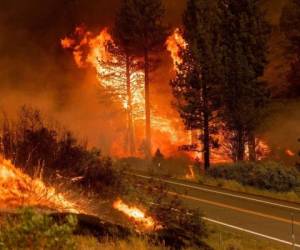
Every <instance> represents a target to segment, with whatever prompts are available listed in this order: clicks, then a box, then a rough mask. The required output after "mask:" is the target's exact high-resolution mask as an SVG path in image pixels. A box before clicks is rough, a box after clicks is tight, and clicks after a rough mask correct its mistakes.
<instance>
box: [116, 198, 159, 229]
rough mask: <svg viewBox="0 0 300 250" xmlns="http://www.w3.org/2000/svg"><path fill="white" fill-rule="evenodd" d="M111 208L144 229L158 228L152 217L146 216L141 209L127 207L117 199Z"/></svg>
mask: <svg viewBox="0 0 300 250" xmlns="http://www.w3.org/2000/svg"><path fill="white" fill-rule="evenodd" d="M113 208H114V209H116V210H118V211H120V212H122V213H124V214H125V215H127V216H128V217H129V218H131V219H133V220H134V221H135V222H136V223H138V224H140V225H142V226H143V227H145V229H149V230H154V229H157V228H158V227H157V224H158V223H156V222H155V220H154V219H153V218H152V217H150V216H146V214H145V213H144V212H143V211H142V210H141V209H139V208H137V207H135V206H128V205H127V204H126V203H124V202H123V201H122V200H121V199H118V200H116V201H115V202H114V203H113Z"/></svg>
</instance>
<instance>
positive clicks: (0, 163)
mask: <svg viewBox="0 0 300 250" xmlns="http://www.w3.org/2000/svg"><path fill="white" fill-rule="evenodd" d="M23 206H33V207H43V208H48V209H51V210H57V211H60V212H71V213H79V212H80V211H79V210H78V209H77V208H76V205H75V204H74V203H72V202H70V201H68V200H67V199H66V198H65V197H64V195H63V194H61V193H59V192H57V191H56V190H55V188H53V187H47V186H46V185H45V184H44V182H43V181H42V180H41V179H32V178H31V177H29V176H28V175H26V174H24V173H23V172H22V171H21V170H19V169H17V168H16V167H14V166H13V165H12V163H11V162H10V161H7V160H4V159H2V158H0V208H1V209H12V208H18V207H23Z"/></svg>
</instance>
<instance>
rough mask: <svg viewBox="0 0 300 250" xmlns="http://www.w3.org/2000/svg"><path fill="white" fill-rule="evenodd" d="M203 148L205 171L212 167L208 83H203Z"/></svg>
mask: <svg viewBox="0 0 300 250" xmlns="http://www.w3.org/2000/svg"><path fill="white" fill-rule="evenodd" d="M202 96H203V106H204V112H203V125H204V126H203V133H204V134H203V136H204V140H203V148H204V150H203V151H204V152H203V154H204V169H205V171H206V170H208V169H209V167H210V132H209V113H208V108H209V107H208V101H207V98H208V97H207V86H206V83H204V84H203V95H202Z"/></svg>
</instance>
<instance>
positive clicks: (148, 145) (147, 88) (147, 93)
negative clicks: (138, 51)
mask: <svg viewBox="0 0 300 250" xmlns="http://www.w3.org/2000/svg"><path fill="white" fill-rule="evenodd" d="M144 60H145V69H144V70H145V116H146V117H145V123H146V131H145V132H146V158H148V159H150V158H151V113H150V112H151V111H150V83H149V54H148V50H147V49H145V51H144Z"/></svg>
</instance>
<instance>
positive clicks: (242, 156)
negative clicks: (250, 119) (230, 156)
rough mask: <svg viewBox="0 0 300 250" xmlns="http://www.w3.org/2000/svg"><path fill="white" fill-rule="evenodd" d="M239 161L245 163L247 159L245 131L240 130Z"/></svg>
mask: <svg viewBox="0 0 300 250" xmlns="http://www.w3.org/2000/svg"><path fill="white" fill-rule="evenodd" d="M236 140H237V141H236V143H237V149H236V150H237V152H236V156H237V161H244V159H245V139H244V131H243V129H241V128H239V129H238V131H237V138H236Z"/></svg>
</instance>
